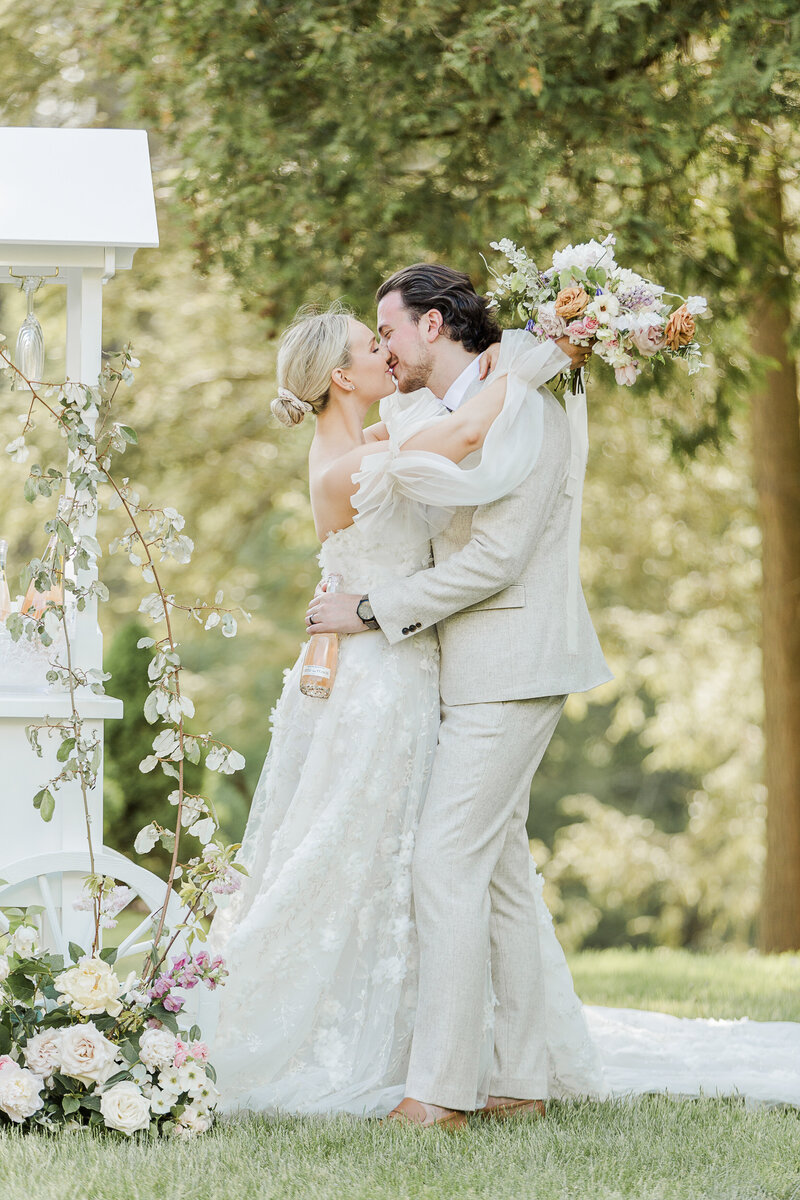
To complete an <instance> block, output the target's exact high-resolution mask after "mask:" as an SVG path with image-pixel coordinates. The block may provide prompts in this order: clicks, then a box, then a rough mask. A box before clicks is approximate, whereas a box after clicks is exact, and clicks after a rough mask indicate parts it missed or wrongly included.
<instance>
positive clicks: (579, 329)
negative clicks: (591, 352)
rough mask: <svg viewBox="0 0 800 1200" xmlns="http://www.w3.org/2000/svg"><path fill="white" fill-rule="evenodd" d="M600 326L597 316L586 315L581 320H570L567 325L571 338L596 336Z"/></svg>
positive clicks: (568, 334)
mask: <svg viewBox="0 0 800 1200" xmlns="http://www.w3.org/2000/svg"><path fill="white" fill-rule="evenodd" d="M599 326H600V322H599V321H598V320H597V318H596V317H584V318H583V320H581V321H570V323H569V325H568V326H567V336H568V337H570V338H574V337H576V338H591V337H594V335H595V333H596V332H597V330H598V328H599Z"/></svg>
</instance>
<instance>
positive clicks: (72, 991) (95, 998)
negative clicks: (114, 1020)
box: [54, 954, 122, 1017]
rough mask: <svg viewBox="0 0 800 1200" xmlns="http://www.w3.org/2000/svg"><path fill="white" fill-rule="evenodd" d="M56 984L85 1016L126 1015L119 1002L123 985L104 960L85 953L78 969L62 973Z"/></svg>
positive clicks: (71, 968)
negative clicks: (98, 1014)
mask: <svg viewBox="0 0 800 1200" xmlns="http://www.w3.org/2000/svg"><path fill="white" fill-rule="evenodd" d="M54 983H55V985H56V988H57V989H58V991H59V992H61V994H62V995H64V996H67V997H68V999H69V1000H70V1002H71V1003H72V1005H73V1006H74V1007H75V1008H76V1009H77V1010H78V1012H79V1013H80V1014H81V1016H84V1017H91V1016H94V1015H95V1014H96V1013H108V1015H109V1016H110V1017H118V1016H119V1014H120V1013H121V1012H122V1004H121V1002H120V1000H119V999H118V997H119V994H120V992H121V991H122V984H121V983H120V981H119V980H118V979H117V977H116V975H115V974H114V971H113V969H112V968H111V966H110V965H109V963H107V962H105V961H104V960H103V959H102V958H92V956H91V955H89V954H84V956H83V958H81V959H80V961H79V963H78V965H77V966H75V967H70V968H69V970H67V971H62V972H61V974H60V975H57V976H56V978H55V980H54Z"/></svg>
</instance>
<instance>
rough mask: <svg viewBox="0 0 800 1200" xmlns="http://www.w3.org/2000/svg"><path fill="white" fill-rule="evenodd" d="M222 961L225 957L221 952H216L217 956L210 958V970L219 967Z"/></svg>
mask: <svg viewBox="0 0 800 1200" xmlns="http://www.w3.org/2000/svg"><path fill="white" fill-rule="evenodd" d="M224 962H225V959H224V958H223V957H222V955H221V954H218V955H217V957H216V958H214V959H212V961H211V970H212V971H216V970H217V968H218V967H221V966H222V965H223V963H224Z"/></svg>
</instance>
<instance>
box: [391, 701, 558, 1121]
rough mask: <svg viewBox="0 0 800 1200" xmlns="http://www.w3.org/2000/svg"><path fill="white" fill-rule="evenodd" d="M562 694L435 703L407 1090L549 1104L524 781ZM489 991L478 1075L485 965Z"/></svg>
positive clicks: (458, 1104)
mask: <svg viewBox="0 0 800 1200" xmlns="http://www.w3.org/2000/svg"><path fill="white" fill-rule="evenodd" d="M565 702H566V696H550V697H545V698H537V699H531V700H509V701H501V702H491V703H484V704H460V705H452V706H451V705H442V722H441V727H440V731H439V745H438V748H437V751H436V758H435V760H434V765H433V771H432V774H431V782H430V788H429V791H428V795H427V797H426V800H425V804H424V806H423V811H422V816H421V818H420V823H419V828H418V831H417V843H416V849H415V852H414V863H413V881H414V908H415V913H416V922H417V930H418V935H419V950H420V967H419V1001H418V1008H417V1018H416V1025H415V1029H414V1038H413V1042H412V1047H411V1060H410V1064H409V1073H408V1081H407V1085H406V1095H408V1096H413V1097H414V1098H415V1099H416V1100H422V1101H425V1102H427V1103H429V1104H440V1105H443V1106H445V1107H446V1108H457V1109H473V1108H475V1107H477V1106H478V1105H480V1104H482V1103H484V1102H485V1095H486V1093H487V1091H488V1094H489V1095H494V1096H513V1097H516V1098H519V1099H526V1100H533V1099H540V1098H544V1097H546V1096H547V1051H546V1041H545V1028H544V1011H543V987H542V970H541V959H540V952H539V935H538V924H537V919H536V909H535V904H534V897H533V892H532V889H531V873H530V848H529V845H528V837H527V833H526V829H525V823H526V820H527V817H528V806H529V796H530V785H531V780H532V779H533V775H534V772H535V771H536V769H537V767H538V766H539V763H540V762H541V759H542V756H543V754H544V752H545V750H546V748H547V745H548V743H549V741H550V738H551V737H552V735H553V732H554V731H555V728H556V725H557V724H558V720H559V717H560V716H561V712H562V710H563V708H564V704H565ZM489 963H490V964H491V981H492V986H493V989H494V994H495V997H496V1007H495V1009H494V1051H493V1062H492V1065H491V1073H490V1075H489V1078H488V1087H487V1075H486V1067H487V1063H486V1056H485V1052H484V1047H485V1040H486V1030H487V1017H488V1015H489V1014H487V991H488V987H487V964H489Z"/></svg>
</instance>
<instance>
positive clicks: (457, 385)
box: [442, 355, 480, 412]
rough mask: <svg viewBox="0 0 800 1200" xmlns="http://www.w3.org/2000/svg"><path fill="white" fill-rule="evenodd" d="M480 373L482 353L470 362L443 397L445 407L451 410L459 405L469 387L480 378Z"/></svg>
mask: <svg viewBox="0 0 800 1200" xmlns="http://www.w3.org/2000/svg"><path fill="white" fill-rule="evenodd" d="M479 374H480V355H476V357H475V358H473V360H472V362H470V363H468V364H467V366H466V367H464V370H463V371H462V372H461V374H460V375H459V376H458V378H457V379H456V380H454V381H453V383H451V384H450V387H449V388H448V389H447V391H446V392H445V394H444V396H443V397H442V404H443V405H444V406H445V408H449V409H450V411H451V412H453V411H454V410H455V409H457V408H458V407H459V405H460V404H461V402H462V401H463V399H464V396H465V395H466V392H467V388H468V387H469V385H470V384H471V383H472V382H473V380H475V379H477V378H478V375H479Z"/></svg>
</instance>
